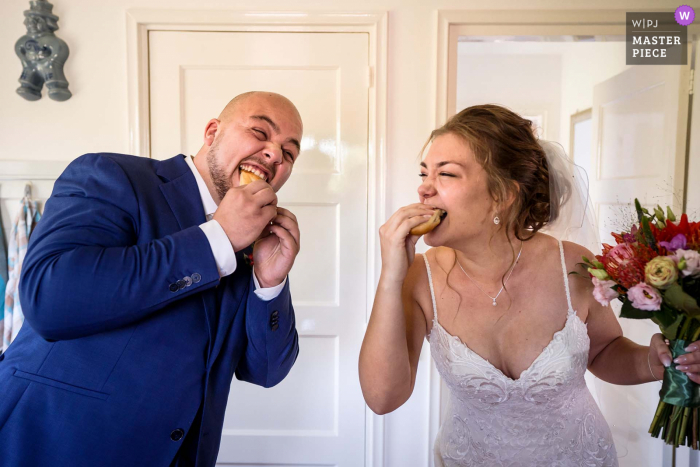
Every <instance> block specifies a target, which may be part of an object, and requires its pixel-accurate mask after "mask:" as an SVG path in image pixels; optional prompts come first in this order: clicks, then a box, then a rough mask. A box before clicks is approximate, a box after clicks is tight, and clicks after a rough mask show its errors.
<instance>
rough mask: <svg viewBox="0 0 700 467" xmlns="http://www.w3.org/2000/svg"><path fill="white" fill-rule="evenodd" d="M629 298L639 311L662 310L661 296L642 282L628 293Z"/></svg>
mask: <svg viewBox="0 0 700 467" xmlns="http://www.w3.org/2000/svg"><path fill="white" fill-rule="evenodd" d="M627 297H628V298H629V299H630V301H631V302H632V305H633V306H634V307H635V308H636V309H638V310H646V311H654V310H660V309H661V294H659V292H658V291H657V290H656V289H655V288H654V287H652V286H650V285H649V284H646V283H644V282H640V283H639V284H637V285H635V286H634V287H632V288H631V289H629V290H628V291H627Z"/></svg>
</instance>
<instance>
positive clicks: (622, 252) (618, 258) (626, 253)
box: [607, 243, 634, 264]
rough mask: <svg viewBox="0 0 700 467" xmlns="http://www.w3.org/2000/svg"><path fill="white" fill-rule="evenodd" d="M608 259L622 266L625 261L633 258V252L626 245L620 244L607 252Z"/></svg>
mask: <svg viewBox="0 0 700 467" xmlns="http://www.w3.org/2000/svg"><path fill="white" fill-rule="evenodd" d="M607 256H608V258H610V259H612V260H614V261H615V262H616V263H619V264H624V263H625V261H626V260H628V259H630V258H634V250H633V249H632V247H630V246H629V245H628V244H627V243H620V244H619V245H615V247H614V248H613V249H612V250H610V251H609V252H608V255H607Z"/></svg>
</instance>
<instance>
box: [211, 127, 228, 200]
mask: <svg viewBox="0 0 700 467" xmlns="http://www.w3.org/2000/svg"><path fill="white" fill-rule="evenodd" d="M218 148H219V140H218V139H216V140H214V143H213V144H212V145H211V147H210V148H209V151H208V152H207V165H208V166H209V175H210V176H211V181H212V183H213V184H214V188H216V194H217V195H219V200H222V199H224V196H226V193H228V190H229V189H230V188H231V179H230V178H229V177H228V176H226V172H224V169H222V168H221V166H220V165H219V161H218V160H217V159H216V154H217V149H218Z"/></svg>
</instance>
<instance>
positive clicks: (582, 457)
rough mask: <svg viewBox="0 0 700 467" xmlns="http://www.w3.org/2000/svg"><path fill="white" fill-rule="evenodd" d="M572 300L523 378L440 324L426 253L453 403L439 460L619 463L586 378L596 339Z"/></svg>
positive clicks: (436, 333) (433, 342) (435, 339)
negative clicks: (505, 370)
mask: <svg viewBox="0 0 700 467" xmlns="http://www.w3.org/2000/svg"><path fill="white" fill-rule="evenodd" d="M559 250H560V254H561V263H562V269H563V271H564V284H565V289H566V299H567V303H568V311H567V319H566V324H565V325H564V328H563V329H561V330H560V331H557V332H556V333H555V334H554V336H553V337H552V340H551V341H550V342H549V344H548V345H547V346H546V347H545V348H544V350H543V351H542V353H541V354H540V355H539V356H538V357H537V358H536V359H535V361H534V362H532V364H531V365H530V367H529V368H527V369H526V370H525V371H523V372H522V374H521V375H520V377H519V378H518V379H516V380H514V379H511V378H509V377H508V376H506V375H505V374H503V372H501V371H500V370H499V369H497V368H496V367H494V366H493V365H492V364H491V363H489V362H488V361H487V360H484V359H483V358H482V357H481V356H479V355H478V354H477V353H475V352H473V351H472V350H471V349H470V348H469V347H468V346H467V345H466V344H465V343H463V342H462V341H461V340H460V339H459V338H458V337H456V336H452V335H450V334H449V333H448V332H447V331H446V330H445V329H444V328H443V327H442V326H441V325H440V323H439V321H438V317H437V307H436V302H435V291H434V288H433V280H432V275H431V273H430V263H429V261H428V257H427V255H423V258H424V259H425V264H426V268H427V270H428V279H429V283H430V294H431V297H432V301H433V327H432V330H431V332H430V335H429V336H428V339H429V341H430V349H431V353H432V356H433V359H434V360H435V364H436V366H437V369H438V371H439V372H440V375H441V376H442V378H443V380H444V381H445V383H446V385H447V387H448V388H449V396H448V404H447V407H446V411H445V413H444V414H443V417H442V424H441V426H440V430H439V432H438V436H437V439H436V440H435V465H436V466H445V467H450V466H523V467H524V466H528V467H530V466H577V467H578V466H617V465H618V464H617V457H616V452H615V446H614V444H613V440H612V436H611V433H610V429H609V427H608V425H607V423H606V422H605V419H604V418H603V416H602V414H601V412H600V410H599V408H598V406H597V405H596V403H595V401H594V400H593V397H592V396H591V394H590V392H589V391H588V388H587V387H586V383H585V380H584V374H585V372H586V367H587V364H588V350H589V347H590V340H589V338H588V332H587V328H586V324H585V323H583V322H582V321H581V319H580V318H579V317H578V316H577V315H576V312H575V311H574V309H573V307H572V305H571V294H570V291H569V283H568V278H567V274H566V265H565V262H564V249H563V247H562V244H561V242H559Z"/></svg>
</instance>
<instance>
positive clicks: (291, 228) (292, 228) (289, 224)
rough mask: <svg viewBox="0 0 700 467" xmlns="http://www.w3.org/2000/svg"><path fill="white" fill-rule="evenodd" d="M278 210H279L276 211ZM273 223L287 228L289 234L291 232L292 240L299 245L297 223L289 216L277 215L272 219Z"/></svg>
mask: <svg viewBox="0 0 700 467" xmlns="http://www.w3.org/2000/svg"><path fill="white" fill-rule="evenodd" d="M278 212H279V211H278ZM272 223H273V224H277V225H279V226H281V227H282V228H284V229H285V230H287V231H288V232H289V233H290V234H292V238H293V239H294V242H295V243H296V244H297V246H298V245H299V235H300V234H299V225H298V224H297V223H296V222H295V221H293V220H292V219H291V218H289V217H287V216H283V215H279V214H278V215H277V217H275V218H274V219H273V220H272Z"/></svg>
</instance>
